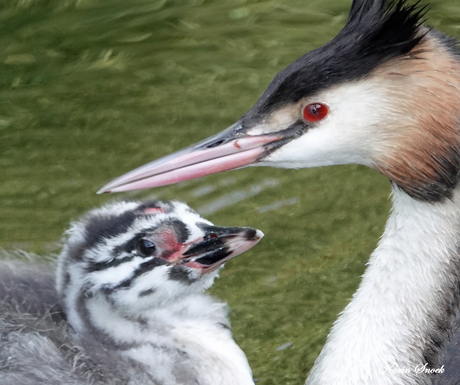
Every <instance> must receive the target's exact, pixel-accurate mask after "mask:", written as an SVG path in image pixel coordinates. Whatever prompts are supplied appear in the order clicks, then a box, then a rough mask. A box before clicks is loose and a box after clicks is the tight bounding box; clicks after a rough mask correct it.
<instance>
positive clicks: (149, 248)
mask: <svg viewBox="0 0 460 385" xmlns="http://www.w3.org/2000/svg"><path fill="white" fill-rule="evenodd" d="M155 250H156V246H155V243H153V242H152V241H151V240H150V239H147V238H143V239H141V240H140V241H139V244H138V245H137V251H138V252H139V254H140V255H141V256H142V257H150V256H152V255H153V254H155Z"/></svg>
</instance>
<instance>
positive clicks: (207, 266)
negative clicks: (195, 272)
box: [179, 226, 264, 273]
mask: <svg viewBox="0 0 460 385" xmlns="http://www.w3.org/2000/svg"><path fill="white" fill-rule="evenodd" d="M205 231H206V233H207V235H206V236H205V237H204V238H203V239H202V240H198V241H197V242H194V243H192V244H191V245H190V247H189V248H188V249H187V250H186V251H185V252H184V253H183V254H182V257H181V260H180V262H179V263H180V264H181V265H185V266H188V267H191V268H195V269H199V270H201V271H202V272H203V273H209V272H211V271H214V270H216V269H217V268H219V267H220V266H221V265H222V264H223V263H224V262H225V261H228V260H229V259H231V258H233V257H236V256H237V255H240V254H242V253H244V252H245V251H247V250H249V249H251V248H252V247H253V246H255V245H256V244H257V243H258V242H259V241H260V240H261V239H262V237H263V236H264V234H263V233H262V231H260V230H257V229H252V228H247V227H217V226H206V228H205Z"/></svg>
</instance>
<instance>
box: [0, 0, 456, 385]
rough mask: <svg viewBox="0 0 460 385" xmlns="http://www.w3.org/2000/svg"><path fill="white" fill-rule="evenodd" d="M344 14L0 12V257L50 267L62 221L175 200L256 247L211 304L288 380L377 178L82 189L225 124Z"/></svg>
mask: <svg viewBox="0 0 460 385" xmlns="http://www.w3.org/2000/svg"><path fill="white" fill-rule="evenodd" d="M350 4H351V0H323V1H320V0H290V1H288V0H265V1H263V0H261V1H256V0H149V1H143V0H129V1H127V0H79V1H70V0H56V1H53V0H49V1H45V0H43V1H41V0H18V1H7V0H0V47H1V49H0V247H1V248H3V249H5V250H7V251H14V250H17V249H22V250H26V251H30V252H34V253H38V254H40V255H50V254H56V253H57V252H58V251H59V247H60V245H59V239H60V237H61V234H62V232H63V231H64V230H65V228H66V227H67V226H68V223H69V221H70V220H72V219H75V218H77V217H78V216H79V215H81V214H83V213H84V212H85V211H86V210H88V209H89V208H91V207H93V206H96V205H100V204H102V203H104V202H106V201H108V200H111V199H121V198H136V199H137V198H152V197H155V198H156V197H157V198H162V199H177V200H184V201H186V202H188V203H189V204H190V205H191V206H192V207H194V208H195V209H197V210H198V211H199V212H200V213H202V214H203V215H205V216H206V217H207V218H208V219H210V220H212V221H214V222H215V223H216V224H220V225H226V226H231V225H236V226H241V225H246V226H252V227H257V228H260V229H261V230H263V231H264V233H265V234H266V237H265V238H264V239H263V241H262V242H261V243H260V244H259V245H258V246H257V247H256V248H255V249H253V250H251V251H249V252H247V253H246V254H244V255H242V256H240V257H238V258H236V259H234V260H232V261H230V262H228V263H227V266H226V268H225V269H224V270H223V271H222V274H221V278H220V279H219V280H218V281H217V282H216V284H215V286H214V287H213V289H212V293H213V294H214V295H216V296H218V297H219V298H221V299H222V300H225V301H227V302H228V303H229V304H230V307H231V309H232V312H231V317H232V323H233V326H234V332H235V338H236V339H237V341H238V343H239V344H240V345H241V347H242V348H243V349H244V351H245V352H246V353H247V355H248V358H249V361H250V364H251V366H252V368H253V370H254V376H255V378H257V379H258V380H259V382H258V384H263V385H269V384H270V385H271V384H283V385H291V384H302V383H303V382H304V380H305V377H306V374H307V372H308V370H309V369H310V368H311V366H312V364H313V362H314V359H315V357H316V356H317V355H318V353H319V351H320V349H321V347H322V345H323V343H324V341H325V338H326V335H327V332H328V330H329V328H330V327H331V325H332V322H333V321H334V320H335V319H336V317H337V314H338V313H339V312H340V311H341V310H342V309H343V308H344V306H345V305H346V304H347V302H348V301H349V299H350V297H351V295H352V293H353V292H354V290H355V289H356V287H357V285H358V283H359V279H360V275H361V274H362V273H363V271H364V267H365V262H366V260H367V258H368V256H369V254H370V252H371V251H372V249H373V248H374V247H375V245H376V242H377V240H378V237H379V236H380V234H381V233H382V231H383V226H384V222H385V219H386V217H387V215H388V211H389V207H390V206H389V201H388V195H389V192H390V188H389V183H388V181H387V180H386V179H385V178H384V177H382V176H380V175H379V174H377V173H376V172H375V171H372V170H368V169H365V168H363V167H359V166H346V167H331V168H322V169H314V170H300V171H294V170H278V169H268V168H248V169H244V170H238V171H233V172H227V173H224V174H219V175H214V176H210V177H206V178H202V179H199V180H195V181H190V182H185V183H182V184H179V185H177V186H171V187H164V188H157V189H153V190H146V191H141V192H134V193H127V194H116V195H102V196H98V195H96V194H95V192H96V191H97V190H98V189H99V188H100V187H101V186H102V185H104V184H105V183H106V182H108V181H109V180H111V179H113V178H114V177H117V176H119V175H121V174H122V173H125V172H127V171H129V170H131V169H133V168H135V167H137V166H140V165H142V164H143V163H145V162H148V161H150V160H153V159H155V158H158V157H160V156H163V155H166V154H168V153H170V152H172V151H174V150H178V149H180V148H182V147H184V146H187V145H189V144H192V143H195V142H197V141H199V140H201V139H203V138H205V137H207V136H209V135H211V134H213V133H215V132H218V131H220V130H222V129H224V128H226V127H227V126H229V125H230V124H231V123H232V122H234V121H236V120H237V119H238V118H239V117H240V116H241V115H243V114H244V113H245V112H246V110H247V109H249V108H250V106H251V105H252V103H254V102H255V100H256V99H257V97H258V96H259V95H260V94H261V93H262V91H263V90H264V88H265V87H266V86H267V84H268V83H269V81H270V80H271V78H272V77H273V76H274V75H275V74H276V73H277V72H278V71H279V70H280V69H282V68H284V67H285V66H286V65H287V64H289V63H290V62H292V61H293V60H294V59H296V58H297V57H299V56H300V55H302V54H303V53H305V52H306V51H308V50H311V49H313V48H315V47H317V46H319V45H321V44H323V43H325V42H326V41H328V40H330V39H331V38H332V37H333V36H334V35H335V34H336V33H337V32H338V31H339V30H340V29H341V27H342V26H343V25H344V23H345V21H346V18H347V13H348V9H349V7H350ZM428 17H429V24H430V25H431V26H434V27H436V28H440V29H441V30H443V31H444V32H447V33H449V34H452V35H457V34H458V32H459V28H460V5H459V4H458V0H436V1H433V2H432V3H431V8H430V11H429V13H428ZM357 65H359V63H357ZM358 107H359V106H358ZM364 113H365V112H364ZM336 370H340V368H336Z"/></svg>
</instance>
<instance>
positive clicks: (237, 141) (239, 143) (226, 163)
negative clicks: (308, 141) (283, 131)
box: [98, 126, 282, 194]
mask: <svg viewBox="0 0 460 385" xmlns="http://www.w3.org/2000/svg"><path fill="white" fill-rule="evenodd" d="M234 127H235V126H232V127H230V128H229V129H227V130H225V131H223V132H222V133H220V134H217V135H215V136H212V137H210V138H208V139H206V140H204V141H202V142H200V143H198V144H196V145H194V146H191V147H188V148H185V149H183V150H181V151H178V152H175V153H173V154H171V155H168V156H165V157H163V158H160V159H158V160H155V161H153V162H151V163H147V164H145V165H144V166H141V167H139V168H137V169H135V170H133V171H130V172H128V173H127V174H125V175H122V176H121V177H119V178H117V179H115V180H113V181H112V182H110V183H108V184H107V185H105V186H104V187H102V188H101V189H100V190H99V191H98V194H101V193H109V192H121V191H129V190H139V189H144V188H149V187H158V186H165V185H168V184H173V183H178V182H182V181H185V180H189V179H194V178H199V177H201V176H205V175H210V174H215V173H218V172H221V171H226V170H234V169H236V168H241V167H244V166H248V165H250V164H253V163H257V162H258V161H259V159H261V158H262V157H263V155H264V154H265V153H266V152H267V149H266V145H267V144H269V143H272V142H276V141H279V140H280V139H282V137H281V136H277V135H260V136H248V135H245V136H241V137H238V134H235V133H234V132H235V131H234Z"/></svg>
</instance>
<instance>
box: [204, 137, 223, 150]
mask: <svg viewBox="0 0 460 385" xmlns="http://www.w3.org/2000/svg"><path fill="white" fill-rule="evenodd" d="M224 143H225V140H224V139H221V140H216V141H215V142H212V143H209V144H207V145H206V148H214V147H217V146H220V145H221V144H224Z"/></svg>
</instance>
